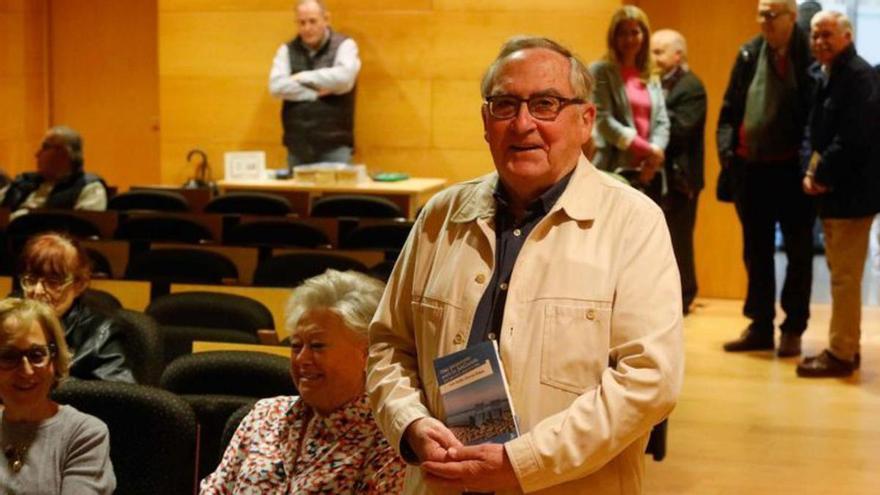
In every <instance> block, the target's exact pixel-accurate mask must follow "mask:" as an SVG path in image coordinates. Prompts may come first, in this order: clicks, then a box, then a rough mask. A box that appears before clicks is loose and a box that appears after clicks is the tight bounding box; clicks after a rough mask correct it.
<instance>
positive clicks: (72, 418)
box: [0, 406, 116, 495]
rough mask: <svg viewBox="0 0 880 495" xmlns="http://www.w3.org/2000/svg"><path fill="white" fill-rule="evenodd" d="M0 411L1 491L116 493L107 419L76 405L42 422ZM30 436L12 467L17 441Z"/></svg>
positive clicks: (16, 494) (16, 493)
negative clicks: (14, 419)
mask: <svg viewBox="0 0 880 495" xmlns="http://www.w3.org/2000/svg"><path fill="white" fill-rule="evenodd" d="M2 416H3V413H2V411H0V419H2V421H0V424H2V427H0V448H2V454H3V457H2V458H0V493H3V494H13V495H19V494H22V495H24V494H27V495H37V494H39V495H43V494H61V495H74V494H76V495H80V494H83V495H91V494H111V493H113V490H114V489H115V488H116V476H115V475H114V474H113V465H112V464H111V462H110V436H109V434H108V431H107V425H105V424H104V423H103V422H102V421H101V420H99V419H98V418H96V417H94V416H90V415H88V414H85V413H81V412H79V411H77V410H76V409H74V408H73V407H71V406H61V407H60V408H59V409H58V413H57V414H55V416H53V417H51V418H49V419H47V420H45V421H42V422H40V423H7V422H6V420H5V418H3V417H2ZM28 442H30V446H29V447H28V448H27V451H26V453H25V454H24V456H23V459H24V462H23V465H22V467H21V470H20V471H19V472H18V473H15V472H13V471H12V462H13V460H12V459H9V458H8V457H14V455H13V454H12V452H13V451H14V449H13V448H12V446H13V445H16V446H21V445H26V444H27V443H28Z"/></svg>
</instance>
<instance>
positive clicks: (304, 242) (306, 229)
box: [223, 219, 330, 248]
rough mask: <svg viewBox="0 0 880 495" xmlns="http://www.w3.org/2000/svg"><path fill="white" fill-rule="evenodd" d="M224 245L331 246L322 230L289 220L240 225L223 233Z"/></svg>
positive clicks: (261, 221)
mask: <svg viewBox="0 0 880 495" xmlns="http://www.w3.org/2000/svg"><path fill="white" fill-rule="evenodd" d="M223 237H224V239H223V243H224V244H229V245H233V246H267V247H291V246H294V247H304V248H316V247H320V246H329V245H330V239H329V238H328V237H327V235H326V234H324V232H322V231H321V229H319V228H317V227H313V226H311V225H308V224H305V223H300V222H297V221H296V220H288V219H277V220H276V219H273V220H257V221H252V222H246V223H240V224H238V225H235V226H233V227H230V228H229V229H226V230H225V231H224V233H223Z"/></svg>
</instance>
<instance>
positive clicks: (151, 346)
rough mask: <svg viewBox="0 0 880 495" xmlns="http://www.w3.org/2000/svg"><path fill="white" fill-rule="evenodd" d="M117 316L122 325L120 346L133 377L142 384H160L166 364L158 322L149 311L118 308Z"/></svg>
mask: <svg viewBox="0 0 880 495" xmlns="http://www.w3.org/2000/svg"><path fill="white" fill-rule="evenodd" d="M115 317H116V319H117V320H118V321H119V322H120V325H121V326H122V328H123V334H122V335H123V341H122V345H123V349H124V352H125V358H126V360H127V361H128V363H129V366H130V368H131V371H132V374H134V378H135V380H137V381H138V383H140V384H142V385H152V386H158V385H159V378H160V377H161V376H162V370H163V369H164V368H165V356H164V348H163V344H162V335H161V334H160V333H159V326H158V325H157V324H156V321H155V320H154V319H153V318H151V317H150V316H149V315H146V314H144V313H141V312H139V311H131V310H128V309H118V310H117V311H116V313H115Z"/></svg>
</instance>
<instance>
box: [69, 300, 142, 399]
mask: <svg viewBox="0 0 880 495" xmlns="http://www.w3.org/2000/svg"><path fill="white" fill-rule="evenodd" d="M61 323H62V324H63V325H64V336H65V340H67V345H68V346H69V347H70V351H71V353H72V354H73V359H72V360H71V362H70V376H72V377H74V378H81V379H83V380H108V381H114V382H128V383H135V379H134V375H133V374H132V372H131V369H130V368H129V364H128V363H127V362H126V359H125V352H124V349H123V343H122V339H123V335H122V327H121V326H120V325H119V323H118V322H116V321H115V320H114V319H113V318H112V317H111V316H109V315H107V314H105V313H103V312H101V311H99V310H97V309H95V308H91V307H89V306H86V305H85V304H83V302H82V301H81V300H79V299H78V300H76V301H75V302H74V303H73V306H71V307H70V309H69V310H68V311H67V313H65V314H64V317H63V318H62V319H61Z"/></svg>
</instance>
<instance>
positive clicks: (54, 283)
mask: <svg viewBox="0 0 880 495" xmlns="http://www.w3.org/2000/svg"><path fill="white" fill-rule="evenodd" d="M19 283H20V284H21V288H22V290H24V291H25V292H30V291H32V290H34V289H36V288H37V284H42V286H43V290H44V291H46V292H49V293H50V294H60V293H61V292H62V291H63V290H64V289H66V288H67V287H68V286H70V284H72V283H73V276H72V275H68V276H67V277H63V278H62V277H38V276H36V275H22V276H21V277H20V278H19Z"/></svg>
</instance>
